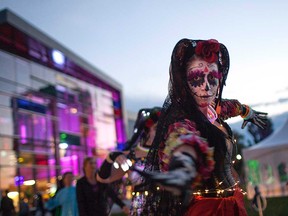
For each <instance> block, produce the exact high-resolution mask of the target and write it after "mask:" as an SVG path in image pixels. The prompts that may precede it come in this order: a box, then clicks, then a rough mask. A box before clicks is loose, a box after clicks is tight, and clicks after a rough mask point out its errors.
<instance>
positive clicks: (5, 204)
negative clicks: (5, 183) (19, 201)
mask: <svg viewBox="0 0 288 216" xmlns="http://www.w3.org/2000/svg"><path fill="white" fill-rule="evenodd" d="M8 193H9V190H5V191H4V193H3V196H2V199H1V203H0V213H2V215H3V216H13V215H15V207H14V204H13V200H12V199H11V198H10V197H8Z"/></svg>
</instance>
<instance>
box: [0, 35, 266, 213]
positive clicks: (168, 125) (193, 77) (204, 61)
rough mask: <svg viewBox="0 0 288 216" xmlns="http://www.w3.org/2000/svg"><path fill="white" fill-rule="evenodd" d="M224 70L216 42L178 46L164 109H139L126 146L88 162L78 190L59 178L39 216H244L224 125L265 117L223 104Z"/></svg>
mask: <svg viewBox="0 0 288 216" xmlns="http://www.w3.org/2000/svg"><path fill="white" fill-rule="evenodd" d="M229 66H230V60H229V53H228V50H227V48H226V47H225V46H224V45H223V44H222V43H219V42H218V41H217V40H214V39H211V40H191V39H182V40H180V41H179V42H178V43H177V44H176V45H175V47H174V49H173V52H172V56H171V62H170V69H169V75H170V79H169V92H168V96H167V98H166V100H165V101H164V104H163V107H153V108H143V109H141V110H139V112H138V116H137V119H136V122H135V125H134V134H133V136H132V137H131V138H130V139H129V140H128V141H127V143H126V148H125V149H124V150H123V151H113V152H110V153H109V154H108V155H107V157H106V159H105V160H104V161H103V163H102V165H101V167H100V168H99V170H96V166H95V165H96V163H95V160H94V158H93V157H87V158H85V159H84V161H83V174H84V175H83V176H82V177H81V178H80V179H78V180H77V183H76V185H73V180H74V176H73V173H72V172H66V173H64V174H63V176H62V186H61V187H60V188H59V190H58V191H57V193H56V194H55V196H54V197H52V198H51V199H49V200H48V201H47V202H46V203H45V205H44V206H43V208H42V207H41V211H40V213H39V215H41V214H42V215H43V214H44V213H43V212H44V211H46V210H49V211H50V212H52V211H53V214H54V215H62V216H78V215H79V216H92V215H97V216H106V215H109V214H110V211H111V203H116V204H117V205H118V206H120V208H121V209H122V211H123V213H124V214H126V215H153V216H154V215H155V216H157V215H159V216H162V215H165V216H169V215H171V216H174V215H185V216H196V215H202V216H210V215H219V216H221V215H222V216H225V215H227V216H228V215H229V216H233V215H239V216H246V215H247V213H246V210H245V207H244V202H243V190H242V188H241V186H240V185H241V184H240V182H239V181H240V180H239V178H238V177H237V173H236V172H235V170H234V168H233V161H234V157H235V155H236V153H237V152H236V151H237V149H236V145H235V142H234V138H233V133H232V130H231V128H230V127H229V125H228V124H227V123H226V122H225V120H227V119H228V118H231V117H235V116H239V115H240V116H241V117H242V118H243V124H242V128H244V127H245V126H246V124H247V123H248V122H251V123H253V124H255V125H257V126H258V127H260V128H265V126H266V122H267V113H263V112H258V111H255V110H253V109H252V108H251V107H249V106H247V105H245V104H241V103H240V102H239V101H238V100H236V99H223V98H222V92H223V89H224V86H225V84H226V79H227V76H228V71H229ZM126 174H128V178H129V182H130V184H131V185H132V186H133V191H132V195H133V196H132V200H131V205H130V206H127V205H126V204H125V203H124V202H123V200H121V199H120V198H119V196H118V194H117V192H115V190H114V189H113V186H112V184H113V183H114V182H117V181H118V180H121V179H122V178H123V176H125V175H126ZM110 200H111V201H112V202H110ZM2 201H3V202H2ZM2 201H1V211H2V212H3V213H5V214H4V215H7V216H8V215H12V214H13V212H14V211H15V209H14V208H12V205H13V203H12V205H11V201H10V200H9V199H7V198H5V196H4V198H3V199H2ZM5 206H7V207H5ZM8 206H10V207H9V210H8ZM57 208H58V209H57ZM8 211H9V213H7V212H8ZM10 212H11V213H10Z"/></svg>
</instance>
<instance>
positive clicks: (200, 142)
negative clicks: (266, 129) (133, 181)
mask: <svg viewBox="0 0 288 216" xmlns="http://www.w3.org/2000/svg"><path fill="white" fill-rule="evenodd" d="M228 70H229V54H228V50H227V49H226V47H225V46H224V45H223V44H221V43H219V42H218V41H216V40H213V39H211V40H190V39H182V40H180V41H179V42H178V43H177V44H176V46H175V48H174V50H173V53H172V58H171V65H170V83H169V95H168V97H167V99H166V101H165V102H164V105H163V108H162V111H161V116H160V119H159V121H158V126H157V132H156V136H155V139H154V141H153V145H152V147H151V150H150V152H149V154H148V156H147V162H146V167H145V172H141V171H139V172H140V173H141V174H142V175H143V176H146V178H147V183H148V184H149V186H148V187H147V193H148V194H150V195H152V196H148V198H147V200H146V202H145V203H144V204H143V205H144V209H145V210H144V211H143V214H146V215H190V216H194V215H195V216H196V215H201V216H202V215H203V216H208V215H227V216H228V215H229V216H232V215H240V216H246V215H247V213H246V210H245V208H244V202H243V194H242V190H241V189H240V188H239V186H238V185H239V181H238V178H237V175H236V173H235V172H234V170H233V167H232V166H233V163H232V162H233V156H234V150H235V145H234V139H233V134H232V131H231V129H230V127H229V126H228V125H227V124H226V123H225V122H224V121H223V119H222V118H221V117H220V116H218V115H217V111H218V113H219V110H220V108H221V105H222V98H221V96H222V90H223V87H224V85H225V81H226V78H227V75H228ZM216 110H217V111H216ZM221 112H222V111H221ZM228 113H229V112H228ZM241 115H242V117H244V122H246V123H247V121H251V122H253V123H256V124H257V125H258V126H265V119H266V113H259V112H255V111H253V110H252V109H250V108H249V107H248V106H243V108H241ZM224 116H225V115H224ZM230 116H231V115H230ZM244 126H245V125H244ZM159 185H160V188H159Z"/></svg>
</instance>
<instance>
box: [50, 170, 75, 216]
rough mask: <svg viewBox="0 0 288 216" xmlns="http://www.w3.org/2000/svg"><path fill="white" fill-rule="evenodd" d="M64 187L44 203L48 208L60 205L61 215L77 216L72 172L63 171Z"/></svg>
mask: <svg viewBox="0 0 288 216" xmlns="http://www.w3.org/2000/svg"><path fill="white" fill-rule="evenodd" d="M62 181H63V185H64V188H62V189H61V190H59V192H58V193H57V194H56V195H55V196H54V197H53V198H51V199H49V200H48V201H47V202H46V203H45V208H46V209H48V210H52V209H55V208H56V207H58V206H61V215H62V216H78V215H79V213H78V205H77V199H76V188H75V186H73V181H74V176H73V173H72V172H65V173H64V174H63V176H62Z"/></svg>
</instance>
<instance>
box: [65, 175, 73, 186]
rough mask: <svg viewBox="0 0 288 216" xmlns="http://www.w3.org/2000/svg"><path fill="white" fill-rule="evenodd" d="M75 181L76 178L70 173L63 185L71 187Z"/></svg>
mask: <svg viewBox="0 0 288 216" xmlns="http://www.w3.org/2000/svg"><path fill="white" fill-rule="evenodd" d="M73 180H74V177H73V175H72V174H70V173H68V174H66V175H65V178H64V179H63V183H64V185H65V187H69V186H71V185H72V183H73Z"/></svg>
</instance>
